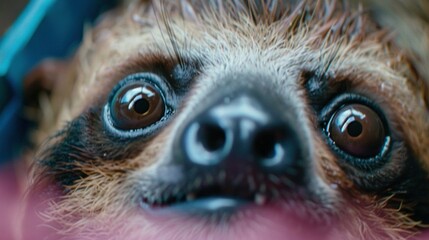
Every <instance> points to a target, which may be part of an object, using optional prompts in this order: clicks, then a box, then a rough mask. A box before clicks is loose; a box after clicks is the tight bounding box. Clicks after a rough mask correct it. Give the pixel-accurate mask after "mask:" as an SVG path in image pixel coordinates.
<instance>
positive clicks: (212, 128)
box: [174, 90, 303, 180]
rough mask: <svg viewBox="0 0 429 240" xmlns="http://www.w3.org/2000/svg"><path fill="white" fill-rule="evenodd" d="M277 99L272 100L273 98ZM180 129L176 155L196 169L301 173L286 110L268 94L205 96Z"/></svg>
mask: <svg viewBox="0 0 429 240" xmlns="http://www.w3.org/2000/svg"><path fill="white" fill-rule="evenodd" d="M276 100H277V101H276ZM203 109H204V110H202V111H200V112H199V113H198V114H196V115H195V116H194V117H192V119H190V120H189V121H188V123H187V124H186V125H185V127H184V128H183V130H182V132H181V133H180V135H179V137H178V138H177V141H178V144H180V146H177V145H176V146H177V147H175V150H174V151H175V152H176V156H177V159H180V160H179V161H181V163H183V164H185V165H186V166H187V167H189V168H197V169H199V170H200V171H216V169H218V170H219V169H221V170H226V171H228V172H230V173H231V172H232V173H237V174H238V173H243V172H246V171H251V172H253V173H254V172H257V173H263V174H270V173H275V174H286V175H287V176H288V177H289V178H290V179H295V180H300V179H299V178H301V176H302V173H301V172H302V169H303V163H302V157H301V144H300V141H299V137H298V134H297V131H296V129H295V125H296V123H297V120H296V119H293V118H290V117H289V118H288V117H286V116H288V114H287V111H289V110H290V109H287V108H286V107H284V106H283V104H282V103H281V102H280V101H278V99H274V98H272V97H271V96H269V95H268V96H267V95H266V94H264V93H262V92H258V91H254V90H240V91H236V92H232V93H230V94H225V95H224V96H220V97H218V98H216V99H214V100H213V101H209V103H208V104H206V106H204V108H203Z"/></svg>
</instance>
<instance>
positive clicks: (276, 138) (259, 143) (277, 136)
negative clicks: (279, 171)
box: [253, 130, 286, 159]
mask: <svg viewBox="0 0 429 240" xmlns="http://www.w3.org/2000/svg"><path fill="white" fill-rule="evenodd" d="M285 138H286V137H285V135H284V133H282V132H279V131H275V130H265V131H262V132H259V133H258V134H257V135H256V137H255V139H254V141H253V151H254V154H255V156H256V157H258V158H263V159H269V158H273V157H274V156H275V154H276V145H278V144H279V143H281V142H282V141H283V140H284V139H285Z"/></svg>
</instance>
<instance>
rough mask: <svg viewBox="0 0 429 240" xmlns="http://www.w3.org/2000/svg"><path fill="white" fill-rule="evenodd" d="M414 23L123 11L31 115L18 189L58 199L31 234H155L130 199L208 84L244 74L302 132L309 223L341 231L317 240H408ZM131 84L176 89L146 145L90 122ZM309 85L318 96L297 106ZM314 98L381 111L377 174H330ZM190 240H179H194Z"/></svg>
mask: <svg viewBox="0 0 429 240" xmlns="http://www.w3.org/2000/svg"><path fill="white" fill-rule="evenodd" d="M414 4H420V5H421V6H420V7H419V8H416V7H415V6H414ZM387 5H389V6H393V7H391V8H386V7H385V6H387ZM395 6H400V7H395ZM369 10H371V11H369ZM416 11H417V12H419V13H420V14H414V13H415V12H416ZM397 13H400V16H401V17H400V18H399V17H392V16H396V15H397ZM428 13H429V4H426V3H425V2H424V1H423V0H422V1H406V2H405V1H395V4H384V3H381V2H380V3H379V2H375V1H363V2H361V1H340V0H326V1H325V0H320V1H311V0H308V1H262V0H261V1H260V0H251V1H241V0H235V1H191V0H189V1H187V0H175V1H173V0H172V1H125V2H124V3H123V5H122V6H121V7H119V8H117V9H115V10H114V11H112V12H109V13H107V14H106V15H104V16H103V18H102V20H101V21H100V22H99V23H98V24H97V26H95V27H94V28H93V29H91V30H88V31H87V32H86V34H85V38H84V41H83V43H82V46H81V47H80V49H79V50H78V52H77V53H76V56H75V57H74V58H73V59H72V60H71V61H70V62H69V63H68V67H67V69H66V70H64V71H62V72H61V74H60V75H59V78H61V82H58V84H56V85H55V86H54V89H53V91H52V95H51V96H50V97H49V100H48V101H46V100H44V101H42V103H41V106H42V107H41V109H44V110H43V111H42V112H41V116H40V121H39V126H38V129H37V130H36V131H35V133H34V142H35V146H41V147H40V148H39V150H38V152H37V154H36V158H35V160H34V161H33V160H32V157H30V159H31V160H30V161H31V162H32V165H33V170H32V179H31V183H30V184H29V187H30V189H33V191H32V192H37V191H39V190H40V189H43V188H44V187H46V186H48V185H52V184H53V183H55V184H54V185H56V186H59V189H60V192H61V194H60V196H57V197H55V199H54V200H52V201H51V202H50V206H49V207H48V208H47V209H46V210H45V211H44V212H42V213H41V215H42V217H43V219H44V222H45V223H46V224H53V225H55V227H56V228H57V230H58V231H57V234H59V235H60V236H62V237H64V238H67V237H68V236H70V235H75V236H78V238H80V239H84V238H88V239H90V238H92V237H95V235H97V234H96V233H104V234H106V236H110V237H112V236H116V238H121V237H120V236H121V234H127V233H133V234H134V233H135V232H136V229H139V231H138V232H137V233H136V234H137V236H127V239H134V237H135V238H136V239H138V238H139V234H142V233H144V234H146V236H156V234H157V233H158V232H161V231H162V229H163V226H157V225H153V223H151V222H149V221H145V220H144V219H143V220H142V219H140V218H141V217H139V216H138V214H136V212H135V211H134V209H135V208H136V207H138V206H137V204H136V199H137V198H138V195H137V193H136V192H137V191H135V189H136V186H142V188H144V186H145V185H144V183H142V181H143V180H144V179H146V177H147V176H150V175H151V174H153V173H151V172H152V171H154V169H156V168H157V167H159V166H161V165H162V164H163V163H165V162H167V161H169V160H171V156H170V155H169V151H168V149H171V147H172V139H173V138H174V135H175V133H176V132H177V131H178V129H179V128H180V126H181V125H182V124H183V123H184V121H185V120H186V117H187V116H189V115H192V114H194V111H195V109H198V106H199V103H200V102H201V101H202V100H203V99H204V98H205V96H207V95H210V94H211V93H212V92H214V91H222V90H221V89H222V88H223V87H225V86H228V84H231V83H225V82H220V81H219V79H223V78H225V77H226V76H227V75H229V74H232V75H234V74H241V73H247V74H256V75H260V76H261V79H265V77H266V78H268V79H271V80H272V82H270V84H266V86H267V91H269V92H270V93H273V94H278V95H281V96H282V98H284V101H285V102H291V103H293V105H294V109H293V111H294V112H295V113H296V115H297V116H300V119H302V125H303V128H304V129H305V130H304V133H305V134H304V136H303V137H304V138H305V139H306V141H307V142H309V145H310V146H311V149H309V153H308V154H309V155H310V156H311V159H314V166H313V168H314V169H313V170H312V171H313V172H314V176H317V177H315V179H314V188H315V189H316V190H317V191H318V192H320V196H319V198H320V199H318V200H317V202H318V204H319V206H318V207H317V208H318V209H319V212H316V213H313V214H314V215H315V216H314V218H315V219H316V221H321V222H326V221H329V219H332V218H338V219H343V221H341V222H340V224H338V226H336V228H335V230H334V231H333V232H332V235H331V236H332V238H331V239H336V237H338V238H341V239H363V238H364V239H405V238H409V237H411V236H414V235H415V234H417V233H418V232H419V231H421V230H422V229H423V228H424V227H425V226H426V225H425V224H427V223H429V211H428V210H427V208H429V198H428V197H429V189H428V187H427V186H429V179H428V174H427V172H428V171H429V148H428V147H427V146H429V137H428V133H429V121H428V119H429V98H428V96H429V94H428V93H429V87H428V85H429V73H428V72H427V67H426V66H428V64H429V49H428V48H429V29H428V26H429V21H428V19H427V16H426V15H427V14H428ZM416 15H417V16H416ZM399 19H400V20H401V21H400V22H398V20H399ZM402 21H403V22H402ZM406 23H408V24H406ZM410 25H412V26H415V28H407V27H406V26H410ZM394 28H396V29H395V30H396V31H395V30H392V29H394ZM141 71H151V72H155V73H158V72H160V73H163V72H171V73H172V77H171V78H179V79H181V81H174V80H171V83H172V84H173V85H175V86H174V88H175V89H178V90H177V92H178V94H177V95H178V99H176V102H177V105H178V110H177V111H176V112H175V115H174V117H173V118H172V119H171V120H169V122H168V123H166V125H165V127H163V128H162V129H160V130H159V132H158V133H157V134H155V135H154V136H152V137H150V138H141V139H137V140H136V139H133V140H124V139H116V138H111V137H109V136H106V134H105V133H104V132H105V131H104V130H103V124H102V122H101V118H100V117H99V116H100V115H101V112H102V108H103V105H104V104H105V103H106V101H107V99H108V98H109V94H110V92H111V89H113V88H114V86H115V85H116V84H117V83H118V81H119V80H121V79H123V78H124V77H125V76H127V75H128V74H131V73H135V72H141ZM309 79H312V80H311V81H313V82H311V83H309V81H310V80H309ZM167 80H168V77H167ZM262 84H263V83H262ZM309 84H316V85H317V86H320V88H314V91H310V92H308V91H307V90H306V88H307V89H308V86H310V85H309ZM323 87H325V88H327V89H329V90H332V89H335V90H332V91H340V90H341V91H353V92H355V93H359V94H362V95H364V96H368V97H370V98H371V99H372V100H373V101H374V102H376V103H377V104H378V105H379V106H380V108H381V109H382V110H383V112H384V113H385V115H386V117H387V118H388V119H389V125H390V129H391V134H392V137H393V138H394V139H395V143H394V144H393V146H392V148H393V150H392V156H391V160H390V162H389V163H388V164H386V166H385V167H383V168H382V169H381V170H380V171H377V172H373V173H371V174H369V175H365V176H362V175H359V174H357V173H355V172H353V171H352V170H347V168H346V169H344V166H342V165H341V164H340V163H339V161H338V156H336V155H335V154H334V153H333V152H332V151H331V150H330V148H329V146H328V145H327V144H326V141H325V139H324V137H323V136H322V134H321V131H320V126H319V123H318V120H317V118H318V114H317V111H318V109H319V108H320V107H321V106H323V105H324V104H326V102H329V101H330V100H331V99H332V98H333V96H332V94H329V91H328V94H319V93H318V91H319V89H322V88H323ZM323 93H325V92H323ZM47 138H49V140H47V141H46V140H45V139H47ZM31 155H32V153H29V156H31ZM369 186H370V187H371V188H370V187H369ZM368 189H369V190H368ZM32 192H30V194H29V195H31V193H32ZM311 206H312V205H311V203H309V204H308V206H307V208H308V209H310V208H312V207H311ZM313 208H314V207H313ZM308 209H307V210H308ZM106 219H108V223H109V224H106ZM168 224H173V223H166V225H168ZM203 226H204V224H198V225H197V226H195V229H194V230H192V231H193V233H194V234H196V235H194V236H193V237H195V238H197V239H198V236H200V238H203V237H204V235H202V233H200V234H201V235H198V234H199V231H198V228H203ZM189 231H191V230H189ZM102 236H104V235H100V236H96V237H102ZM140 237H141V235H140ZM172 238H173V237H172Z"/></svg>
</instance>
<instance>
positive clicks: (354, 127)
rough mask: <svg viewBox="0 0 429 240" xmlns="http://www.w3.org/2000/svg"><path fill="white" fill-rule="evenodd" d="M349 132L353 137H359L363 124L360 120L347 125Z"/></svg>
mask: <svg viewBox="0 0 429 240" xmlns="http://www.w3.org/2000/svg"><path fill="white" fill-rule="evenodd" d="M347 133H348V134H349V135H350V136H351V137H358V136H359V135H361V134H362V124H361V123H360V122H358V121H354V122H351V123H350V124H349V126H347Z"/></svg>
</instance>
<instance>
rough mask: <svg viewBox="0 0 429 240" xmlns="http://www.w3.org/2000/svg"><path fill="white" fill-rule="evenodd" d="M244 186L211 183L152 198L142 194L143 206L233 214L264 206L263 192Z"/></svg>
mask: <svg viewBox="0 0 429 240" xmlns="http://www.w3.org/2000/svg"><path fill="white" fill-rule="evenodd" d="M247 188H248V187H246V186H232V185H220V184H213V185H209V186H201V187H200V188H195V189H190V190H188V191H185V192H179V193H177V194H173V193H171V194H167V195H166V196H164V197H162V198H159V199H156V198H147V197H144V198H143V201H142V206H143V208H144V209H147V210H151V211H155V212H163V211H174V212H178V213H184V214H191V215H200V216H207V215H211V216H213V215H216V214H222V215H223V216H225V215H233V214H234V213H235V212H236V211H239V210H240V209H242V208H244V207H248V206H251V205H254V206H264V205H267V204H268V203H269V198H268V197H267V195H266V193H261V192H256V191H250V190H247Z"/></svg>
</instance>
